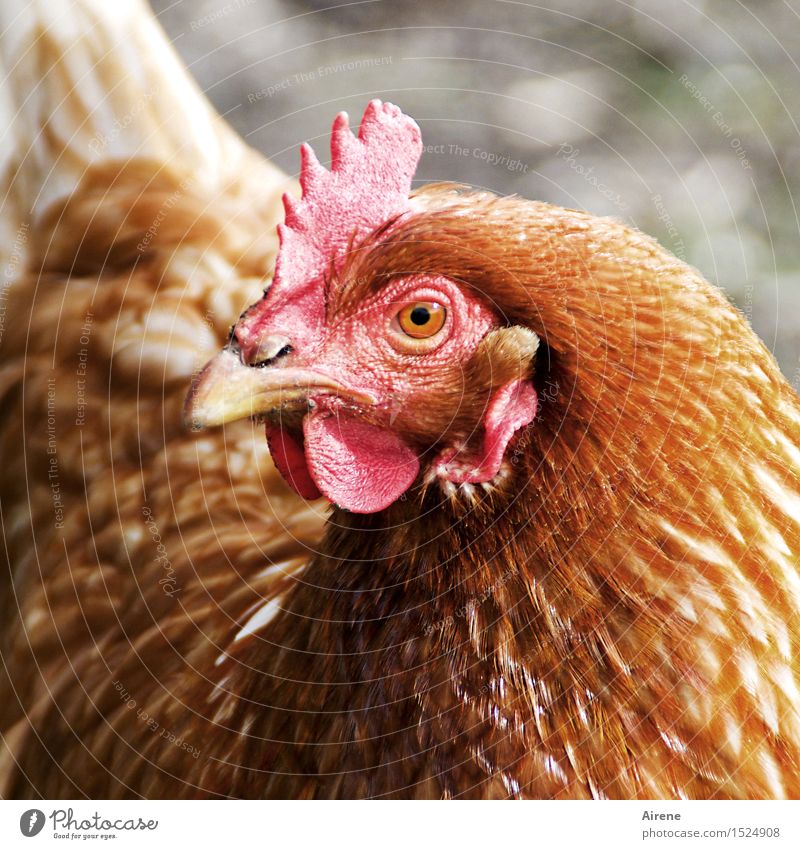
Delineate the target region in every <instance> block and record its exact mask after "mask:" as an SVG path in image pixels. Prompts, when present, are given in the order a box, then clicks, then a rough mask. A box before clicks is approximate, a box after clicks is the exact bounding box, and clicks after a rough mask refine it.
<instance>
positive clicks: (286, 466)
mask: <svg viewBox="0 0 800 849" xmlns="http://www.w3.org/2000/svg"><path fill="white" fill-rule="evenodd" d="M267 444H268V445H269V453H270V454H271V455H272V461H273V462H274V463H275V465H276V466H277V468H278V471H279V472H280V473H281V475H282V476H283V479H284V480H285V481H286V483H288V484H289V486H290V487H291V488H292V489H293V490H294V491H295V492H296V493H297V494H298V495H299V496H300V497H301V498H307V499H309V500H312V499H314V498H321V497H322V493H321V492H320V491H319V489H318V488H317V485H316V484H315V483H314V479H313V478H312V477H311V473H310V472H309V470H308V464H307V463H306V455H305V452H304V451H303V446H302V445H301V444H300V443H299V442H298V441H297V440H296V439H295V438H294V437H293V436H291V435H290V434H289V433H288V432H287V431H285V430H284V429H283V428H282V427H279V426H278V425H273V424H269V423H268V424H267Z"/></svg>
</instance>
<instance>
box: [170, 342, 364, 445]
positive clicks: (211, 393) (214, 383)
mask: <svg viewBox="0 0 800 849" xmlns="http://www.w3.org/2000/svg"><path fill="white" fill-rule="evenodd" d="M316 395H341V396H343V397H345V398H347V399H348V400H350V401H354V402H356V403H360V404H367V405H372V404H374V403H375V399H374V398H373V397H372V396H371V395H369V394H367V393H365V392H361V391H358V390H352V389H349V388H347V387H345V386H343V385H342V384H340V383H339V382H338V381H336V380H334V379H333V378H331V377H328V376H327V375H325V374H323V373H321V372H318V371H315V370H313V369H304V368H291V367H280V366H272V367H265V368H254V367H253V366H248V365H245V364H244V363H243V362H242V361H241V359H240V357H239V355H238V354H237V353H236V352H235V351H232V350H231V349H230V348H223V349H222V350H221V351H220V352H219V354H217V356H216V357H214V359H212V360H210V361H209V362H208V363H207V364H206V365H205V367H204V368H203V370H202V371H201V372H200V374H199V375H198V376H197V378H196V379H195V380H194V382H193V383H192V388H191V390H190V391H189V394H188V395H187V396H186V402H185V404H184V408H183V422H184V425H185V426H186V427H189V428H191V429H192V430H200V429H201V428H204V427H213V426H214V425H222V424H225V423H226V422H232V421H235V420H236V419H243V418H247V417H249V416H258V415H261V414H263V413H268V412H270V411H271V410H277V409H279V408H281V407H283V406H285V405H286V404H289V403H292V402H297V401H303V400H306V399H308V398H309V397H311V396H316Z"/></svg>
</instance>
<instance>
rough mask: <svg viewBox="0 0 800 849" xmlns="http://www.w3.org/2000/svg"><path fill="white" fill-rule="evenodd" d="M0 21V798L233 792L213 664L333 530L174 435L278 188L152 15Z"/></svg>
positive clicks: (244, 470)
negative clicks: (218, 759) (2, 564)
mask: <svg viewBox="0 0 800 849" xmlns="http://www.w3.org/2000/svg"><path fill="white" fill-rule="evenodd" d="M2 17H3V20H2V21H1V22H0V26H1V27H2V29H3V31H4V35H3V42H2V50H0V54H1V56H2V63H3V78H4V83H3V87H2V109H3V111H4V113H5V118H6V120H5V121H4V125H5V126H7V127H8V130H7V132H6V134H5V137H4V139H3V140H2V142H0V157H2V160H1V162H0V165H1V166H2V175H1V176H2V180H3V182H2V184H1V187H0V193H1V194H0V196H2V198H3V201H2V202H3V209H2V228H3V229H2V234H1V235H2V242H3V250H4V256H3V274H2V280H0V284H2V294H0V397H2V412H1V413H0V450H1V451H2V459H3V465H4V472H3V477H2V483H0V499H1V500H0V519H2V529H1V531H0V532H1V533H2V537H3V549H2V550H3V555H2V556H3V557H4V558H5V559H6V560H7V571H6V570H3V572H2V576H1V577H0V599H1V603H2V617H3V618H2V623H3V624H2V635H1V637H0V640H1V642H0V647H1V649H2V656H3V659H4V672H3V673H2V678H0V732H2V735H3V738H4V741H5V748H4V749H2V750H0V793H2V795H3V796H5V797H8V796H24V795H33V794H41V795H43V796H45V797H58V796H61V797H65V796H69V797H75V796H79V795H83V794H86V795H90V796H94V797H98V796H101V797H102V796H117V795H136V794H142V795H153V796H158V795H167V796H169V795H175V794H179V793H180V794H187V793H188V794H190V795H191V794H193V793H203V792H224V788H219V787H217V786H215V785H214V783H213V777H212V772H213V768H212V765H211V761H212V760H213V759H209V757H208V754H209V752H210V750H211V749H212V748H213V749H214V750H224V749H225V747H226V746H227V747H228V748H229V749H230V750H231V751H232V750H233V749H234V748H235V746H236V745H240V744H238V743H237V742H236V741H237V740H241V735H238V734H237V730H238V729H237V728H236V727H235V723H231V722H229V720H230V714H231V712H232V711H235V709H236V703H237V700H238V699H237V694H236V693H231V694H230V695H229V694H228V693H227V692H226V683H225V682H224V681H219V680H218V677H219V676H218V675H217V674H215V673H217V671H218V670H219V669H220V668H221V665H220V664H218V663H216V661H217V660H218V659H219V657H220V656H221V655H223V653H224V652H225V650H226V647H227V646H228V645H229V644H230V643H231V642H232V641H234V640H235V639H236V638H237V636H238V637H239V638H240V639H241V638H242V637H247V636H248V632H249V630H252V629H254V627H255V626H256V625H257V624H258V623H259V621H262V620H264V619H265V618H266V617H267V616H268V614H269V610H270V608H269V602H270V600H271V599H272V598H273V597H274V596H275V594H276V593H280V592H281V591H282V589H284V588H285V586H286V585H287V584H288V583H291V582H293V581H295V580H296V579H297V570H298V569H300V568H301V567H302V565H303V564H304V562H305V560H306V558H307V555H308V551H309V548H313V546H314V544H315V542H316V540H317V539H318V537H319V534H320V530H321V526H322V517H321V516H320V515H319V513H318V511H315V510H312V509H309V508H308V507H307V506H305V505H304V504H303V503H302V502H300V501H299V500H298V499H297V498H296V497H295V496H294V495H292V494H291V493H290V492H289V491H288V489H286V488H285V486H284V485H283V484H282V482H280V480H279V478H278V475H277V473H276V472H275V470H274V467H273V466H272V464H271V461H270V460H269V456H268V453H267V450H266V446H265V443H264V440H263V436H262V434H261V433H260V432H259V431H258V430H255V431H254V429H253V427H252V426H251V425H249V424H244V425H241V424H240V426H237V427H230V428H228V429H226V430H225V431H219V432H213V433H204V434H203V435H202V436H199V437H198V436H192V435H188V434H186V433H185V432H184V431H183V430H182V428H181V416H180V412H181V405H182V401H183V397H184V395H185V393H186V390H187V387H188V384H189V381H190V379H191V375H192V372H193V370H194V369H195V368H197V367H198V366H200V365H202V363H203V362H204V361H205V360H206V359H207V358H208V357H209V356H210V354H211V353H213V352H214V351H215V350H217V349H218V347H219V345H220V344H221V342H222V340H223V338H224V335H225V333H226V332H227V329H228V327H229V325H230V324H231V322H232V321H233V320H234V319H235V317H236V316H237V315H238V314H239V312H240V310H241V309H243V308H244V307H245V306H246V305H247V304H249V303H251V302H252V301H253V300H254V299H255V298H256V297H257V295H258V294H259V292H260V290H261V289H262V288H263V287H264V285H265V284H266V281H267V280H268V275H269V271H270V269H271V263H272V258H273V254H274V251H275V249H276V248H277V243H276V239H275V237H274V223H275V221H276V220H277V219H278V216H279V208H280V205H279V202H278V201H279V197H280V193H281V191H282V190H283V189H285V188H287V185H286V183H287V181H286V179H285V178H284V177H283V175H282V174H280V173H279V172H278V171H277V170H276V169H274V168H273V167H272V166H270V165H269V164H268V163H267V162H265V161H264V160H263V159H261V158H260V157H259V156H258V155H256V154H255V153H254V152H252V151H250V150H249V149H248V148H246V147H245V146H244V145H243V144H242V143H241V141H240V140H239V139H238V138H237V137H236V136H235V135H234V134H233V133H232V131H231V130H230V129H229V128H228V127H227V126H226V125H225V124H224V122H222V120H221V119H220V118H219V117H218V116H217V115H216V114H214V113H213V111H212V109H211V108H210V107H209V106H208V104H207V103H206V101H205V100H204V98H203V97H202V95H201V94H200V93H199V92H198V91H197V90H196V88H195V86H194V84H193V83H192V81H191V80H190V79H189V78H188V76H187V75H186V73H185V71H184V70H183V69H182V67H181V66H180V63H179V62H178V60H177V58H176V57H175V56H174V54H173V53H172V50H171V48H170V47H169V45H168V44H167V42H166V39H165V38H164V36H163V34H162V32H161V30H160V29H159V28H158V26H157V24H156V23H155V21H154V20H153V19H152V17H151V15H150V13H149V10H148V9H147V8H146V7H145V6H144V5H143V4H141V3H139V2H137V1H136V0H126V2H124V3H117V4H106V5H103V4H102V3H101V2H100V0H80V2H68V0H63V2H57V3H52V2H48V3H47V4H46V5H45V3H44V2H35V3H32V4H23V3H21V2H20V3H16V2H15V3H7V4H4V8H3V10H2ZM231 476H234V477H235V479H236V487H235V488H234V487H233V486H232V481H231ZM253 617H255V618H253ZM248 622H249V625H248ZM250 638H251V639H258V636H252V635H251V636H250ZM228 738H230V739H229V740H228ZM204 750H205V751H206V754H205V756H204V755H203V751H204ZM195 788H196V789H195Z"/></svg>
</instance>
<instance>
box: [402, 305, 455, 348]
mask: <svg viewBox="0 0 800 849" xmlns="http://www.w3.org/2000/svg"><path fill="white" fill-rule="evenodd" d="M446 318H447V310H446V309H445V308H444V307H443V306H442V305H441V304H437V303H435V302H434V301H417V302H416V303H413V304H409V305H408V306H407V307H403V309H401V310H400V312H399V313H398V314H397V323H398V324H399V325H400V329H401V330H402V331H403V333H405V334H406V336H410V337H411V338H412V339H430V338H431V336H435V335H436V334H437V333H438V332H439V331H440V330H441V329H442V327H444V322H445V319H446Z"/></svg>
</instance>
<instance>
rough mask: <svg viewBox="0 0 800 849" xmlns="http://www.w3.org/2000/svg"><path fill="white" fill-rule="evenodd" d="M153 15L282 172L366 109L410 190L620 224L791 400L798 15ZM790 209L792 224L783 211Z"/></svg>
mask: <svg viewBox="0 0 800 849" xmlns="http://www.w3.org/2000/svg"><path fill="white" fill-rule="evenodd" d="M334 3H335V0H333V2H328V3H322V2H314V0H200V2H193V1H192V0H155V2H154V6H155V9H156V12H157V13H159V17H160V20H161V22H162V24H163V26H164V27H165V29H166V30H167V32H168V33H169V35H170V37H171V38H172V39H173V41H174V43H175V46H176V48H177V49H178V51H179V52H180V53H181V55H182V56H183V58H184V60H185V61H186V62H187V63H188V65H189V67H190V69H191V71H192V73H193V74H194V76H195V77H196V78H197V79H198V80H199V82H200V84H201V86H202V87H203V88H204V89H205V91H206V92H207V94H208V96H209V97H210V98H211V100H212V101H213V102H214V104H215V105H216V107H217V108H218V109H219V110H220V112H222V113H223V114H226V115H227V117H228V120H230V121H231V123H232V124H233V125H234V126H235V127H236V128H237V129H238V130H239V131H240V132H241V133H242V134H243V135H244V136H245V138H246V139H247V140H248V141H249V142H250V144H252V145H253V146H255V147H257V148H259V149H260V150H262V151H263V152H264V153H265V154H266V155H267V156H268V157H270V158H271V159H273V160H275V161H276V162H277V163H278V164H279V165H281V166H282V167H283V168H284V169H286V170H287V171H289V172H291V173H296V171H297V165H298V151H297V147H298V145H299V143H300V142H302V141H304V140H310V141H312V143H314V145H315V147H316V149H317V151H318V152H319V154H320V158H323V157H324V154H325V152H326V149H327V141H326V139H327V133H328V130H329V128H330V123H331V120H332V118H333V116H334V114H335V113H336V112H337V111H339V110H340V109H346V110H348V111H349V112H350V114H351V116H352V117H353V118H354V119H355V121H356V123H357V118H358V117H359V116H360V114H361V111H362V109H363V107H364V105H365V104H366V102H367V101H368V100H369V99H370V98H371V97H376V96H377V97H380V98H382V99H386V100H391V101H393V102H395V103H397V104H398V105H400V106H401V107H402V108H403V110H404V111H406V112H408V113H409V114H411V115H412V116H413V117H414V118H415V119H416V120H417V121H418V122H419V124H420V125H421V127H422V130H423V135H424V140H425V143H426V145H427V146H428V152H427V153H426V155H425V156H424V157H423V161H422V165H421V167H420V170H419V171H418V174H417V176H418V178H419V180H420V181H423V182H427V181H431V180H456V181H461V182H465V183H470V184H472V185H475V186H484V187H487V188H490V189H492V190H494V191H497V192H501V193H517V194H520V195H524V196H526V197H530V198H536V199H541V200H547V201H551V202H554V203H558V204H561V205H565V206H573V207H580V208H585V209H587V210H590V211H592V212H595V213H601V214H611V215H616V216H618V217H621V218H623V219H626V220H628V221H629V222H631V223H633V224H635V225H636V226H638V227H640V228H641V229H643V230H645V231H647V232H649V233H652V234H653V235H655V236H657V237H658V238H659V239H660V240H661V242H662V243H663V244H664V245H666V246H667V247H669V248H670V249H671V250H673V251H674V252H675V253H677V254H678V255H679V256H681V257H683V258H685V259H687V260H688V261H689V262H691V263H692V264H693V265H696V266H697V267H698V268H700V269H701V271H702V272H703V273H704V274H705V275H706V277H708V278H709V279H711V280H713V281H715V282H717V283H719V285H721V286H723V287H724V288H725V289H726V290H727V291H728V293H729V295H730V296H731V297H732V298H733V299H734V301H736V303H737V304H738V305H739V306H740V307H741V308H742V309H743V310H744V311H745V312H746V314H747V315H748V316H749V317H750V319H751V321H752V323H753V324H754V326H755V328H756V330H757V331H758V333H759V334H760V335H761V337H762V339H764V341H765V342H766V343H767V345H768V346H769V347H770V348H771V349H772V350H773V351H774V352H775V353H776V355H777V356H778V358H779V360H780V362H781V365H782V367H783V369H784V372H785V373H786V374H787V376H788V377H789V378H790V380H792V381H793V382H794V384H795V386H796V387H798V386H800V238H798V237H799V236H800V218H799V217H798V216H799V215H800V209H798V206H800V191H799V190H800V129H799V128H798V121H800V67H798V64H797V62H798V59H797V57H800V2H798V0H762V1H761V2H756V0H751V2H736V0H730V2H721V0H715V2H699V0H694V2H683V0H670V2H663V0H628V2H624V0H559V2H554V0H541V3H535V2H534V0H530V2H522V0H519V2H516V1H515V0H498V2H492V0H445V2H433V0H429V2H424V0H419V2H397V0H366V2H354V3H339V5H338V6H337V5H334ZM796 204H797V205H796Z"/></svg>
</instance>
